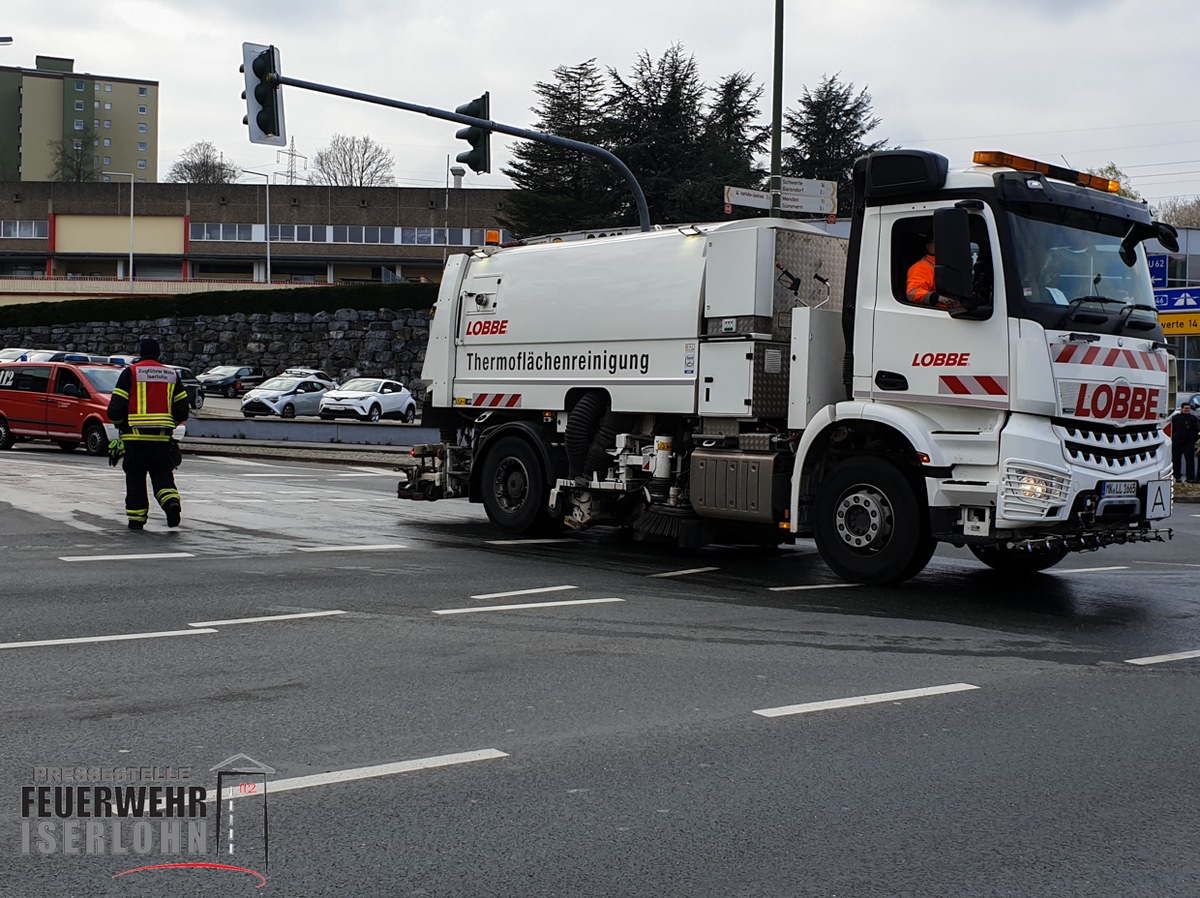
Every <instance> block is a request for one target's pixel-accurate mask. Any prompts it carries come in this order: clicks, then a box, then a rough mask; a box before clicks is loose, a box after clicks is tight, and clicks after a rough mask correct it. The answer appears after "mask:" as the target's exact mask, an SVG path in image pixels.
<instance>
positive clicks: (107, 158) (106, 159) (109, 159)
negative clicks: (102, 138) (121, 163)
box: [104, 156, 112, 165]
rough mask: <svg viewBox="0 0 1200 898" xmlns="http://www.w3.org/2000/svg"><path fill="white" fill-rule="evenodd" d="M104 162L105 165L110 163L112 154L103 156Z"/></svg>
mask: <svg viewBox="0 0 1200 898" xmlns="http://www.w3.org/2000/svg"><path fill="white" fill-rule="evenodd" d="M104 164H105V165H112V156H105V157H104Z"/></svg>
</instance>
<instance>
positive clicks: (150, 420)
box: [129, 414, 175, 427]
mask: <svg viewBox="0 0 1200 898" xmlns="http://www.w3.org/2000/svg"><path fill="white" fill-rule="evenodd" d="M129 426H130V427H174V426H175V419H174V418H172V417H171V416H170V415H169V414H154V415H130V416H129Z"/></svg>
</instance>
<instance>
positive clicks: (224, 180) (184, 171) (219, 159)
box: [167, 140, 242, 184]
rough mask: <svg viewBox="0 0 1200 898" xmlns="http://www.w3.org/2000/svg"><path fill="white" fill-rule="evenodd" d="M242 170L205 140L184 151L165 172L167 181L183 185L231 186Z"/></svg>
mask: <svg viewBox="0 0 1200 898" xmlns="http://www.w3.org/2000/svg"><path fill="white" fill-rule="evenodd" d="M241 174H242V170H241V169H240V168H238V167H237V166H236V165H234V164H233V163H232V162H226V161H225V157H224V155H223V154H222V153H221V151H220V150H218V149H217V148H216V147H215V146H213V144H212V143H210V142H209V141H207V140H198V141H196V142H195V143H194V144H192V145H191V146H189V147H188V148H187V149H185V150H184V151H183V152H182V153H181V154H180V156H179V158H178V159H176V160H175V161H174V162H173V163H171V169H170V171H168V172H167V180H168V181H176V182H180V183H184V184H232V183H233V182H234V181H236V180H237V179H238V178H239V177H241Z"/></svg>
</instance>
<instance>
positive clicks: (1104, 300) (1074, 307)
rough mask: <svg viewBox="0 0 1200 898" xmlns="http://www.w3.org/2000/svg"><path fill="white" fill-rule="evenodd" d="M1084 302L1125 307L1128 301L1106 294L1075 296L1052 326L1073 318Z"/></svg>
mask: <svg viewBox="0 0 1200 898" xmlns="http://www.w3.org/2000/svg"><path fill="white" fill-rule="evenodd" d="M1085 302H1095V303H1099V304H1100V305H1114V306H1120V307H1121V308H1125V306H1127V305H1129V303H1127V302H1125V300H1123V299H1112V298H1111V297H1108V296H1077V297H1076V298H1075V299H1073V300H1071V302H1070V303H1069V304H1068V305H1067V310H1066V311H1065V312H1063V316H1062V317H1061V318H1059V319H1058V324H1056V325H1054V326H1055V327H1056V328H1057V327H1062V326H1063V325H1064V324H1065V323H1066V322H1067V321H1068V320H1069V319H1071V318H1074V317H1075V313H1076V312H1078V311H1079V306H1080V305H1081V304H1083V303H1085ZM1105 320H1107V319H1105Z"/></svg>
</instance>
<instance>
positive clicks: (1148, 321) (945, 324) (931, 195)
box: [399, 150, 1175, 583]
mask: <svg viewBox="0 0 1200 898" xmlns="http://www.w3.org/2000/svg"><path fill="white" fill-rule="evenodd" d="M1115 189H1116V184H1115V182H1110V181H1108V180H1105V179H1101V178H1098V177H1095V176H1092V175H1088V174H1084V173H1080V172H1075V171H1070V170H1067V169H1064V168H1060V167H1058V166H1052V165H1047V164H1045V163H1040V162H1036V161H1034V160H1031V159H1024V158H1019V157H1014V156H1011V155H1008V154H1004V153H994V152H987V153H977V154H976V156H975V159H974V165H973V167H971V168H969V169H967V170H964V171H950V169H949V165H948V162H947V160H946V159H945V158H944V157H942V156H939V155H937V154H934V153H930V152H925V151H920V150H888V151H884V152H878V153H874V154H871V155H870V156H868V157H865V158H864V159H862V160H860V161H859V163H858V164H857V166H856V167H855V171H854V209H853V212H852V219H851V228H850V236H849V239H845V238H840V237H835V236H831V235H830V234H828V233H826V232H825V231H823V230H820V229H817V228H815V227H813V226H811V225H808V224H805V223H802V222H797V221H792V220H783V219H777V218H757V219H751V220H745V221H729V222H723V223H719V224H698V225H686V226H679V227H676V226H672V227H659V228H657V229H655V230H651V231H648V232H644V233H636V234H630V235H622V236H615V237H606V238H603V239H596V240H579V241H562V242H542V243H538V244H533V245H526V246H521V245H516V246H506V247H487V248H483V249H481V250H478V251H476V252H475V253H474V254H471V255H459V256H454V257H452V258H451V259H450V261H449V263H448V265H447V267H446V270H445V274H444V278H443V281H442V284H441V288H440V292H439V294H438V298H437V304H436V306H435V309H434V317H433V319H432V322H431V324H430V339H429V345H428V349H427V354H426V358H425V362H424V369H423V372H422V380H423V381H424V384H425V386H426V389H427V393H426V399H425V404H424V408H423V421H424V423H425V424H426V425H430V426H434V427H438V428H440V429H441V434H442V442H440V443H436V444H429V445H422V446H418V447H415V449H414V451H413V455H414V460H413V465H414V467H413V468H412V469H411V470H410V471H409V474H408V475H407V476H406V478H405V479H404V480H403V481H402V482H401V483H400V486H399V495H400V496H401V497H402V498H407V499H421V500H434V499H444V498H451V497H466V498H468V499H470V500H471V501H475V502H482V503H483V505H484V507H485V508H486V510H487V514H488V516H489V518H490V519H491V521H492V522H493V523H494V524H495V525H496V526H497V527H499V528H501V529H502V530H505V531H508V532H509V533H512V534H524V533H530V532H534V531H537V532H545V531H547V530H555V529H557V530H561V529H563V528H570V529H574V530H583V529H586V528H589V527H593V526H597V525H609V526H617V527H624V528H630V529H631V530H632V531H633V532H634V534H635V535H637V536H639V537H641V538H643V539H648V540H660V541H665V542H669V543H671V544H674V545H679V546H685V547H697V546H701V545H704V544H706V543H710V542H720V543H739V544H740V543H758V544H764V543H766V544H778V543H780V542H788V541H793V540H795V539H796V538H798V537H811V538H813V539H814V540H815V542H816V545H817V548H818V549H819V551H820V554H821V556H822V558H823V559H824V560H825V562H826V563H827V564H828V565H829V567H830V568H832V569H833V571H834V572H835V573H836V574H837V575H838V576H839V577H841V578H844V579H846V580H849V581H856V582H862V583H895V582H899V581H903V580H905V579H907V578H909V577H912V576H914V575H915V574H917V573H918V572H920V571H921V570H922V569H923V568H924V567H925V565H926V563H927V562H928V561H929V558H930V556H931V555H932V554H933V551H934V547H935V545H936V544H937V543H938V542H939V541H940V542H947V543H951V544H953V545H956V546H966V547H968V548H969V549H970V550H971V551H972V552H973V553H974V554H975V556H976V557H977V558H979V559H980V560H981V561H983V562H985V563H986V564H988V565H990V566H991V567H993V568H996V569H998V570H1001V571H1007V572H1010V573H1026V572H1034V571H1039V570H1043V569H1045V568H1048V567H1050V566H1052V565H1054V564H1056V563H1057V562H1058V561H1060V560H1061V559H1062V558H1063V557H1064V556H1065V555H1066V554H1067V553H1069V552H1072V551H1079V550H1088V549H1097V548H1101V547H1104V546H1107V545H1110V544H1123V543H1130V542H1147V541H1156V540H1157V541H1161V540H1163V539H1164V538H1166V537H1169V535H1170V531H1169V530H1167V529H1164V528H1162V527H1161V526H1160V522H1161V521H1162V519H1164V518H1166V517H1167V516H1169V515H1170V512H1171V460H1170V453H1169V451H1168V449H1167V446H1166V443H1165V441H1164V437H1163V433H1162V426H1163V424H1164V422H1165V420H1166V417H1167V415H1168V412H1169V409H1168V407H1167V405H1168V393H1167V390H1168V383H1167V371H1168V355H1167V344H1166V343H1165V342H1164V339H1163V333H1162V330H1161V328H1160V326H1159V322H1158V319H1157V315H1156V312H1155V306H1154V297H1153V293H1152V290H1151V282H1150V275H1149V271H1148V268H1147V263H1146V255H1145V251H1144V248H1143V243H1144V241H1146V240H1147V239H1151V238H1153V239H1157V240H1158V241H1159V242H1160V243H1161V244H1163V245H1164V246H1167V247H1168V248H1170V246H1171V245H1172V244H1173V243H1175V240H1174V231H1173V230H1172V229H1171V228H1170V227H1169V226H1167V225H1163V224H1160V223H1157V222H1154V221H1152V220H1151V217H1150V214H1149V211H1148V210H1147V207H1146V205H1145V204H1144V203H1140V202H1135V201H1133V200H1129V199H1126V198H1123V197H1121V196H1119V195H1117V193H1116V192H1115ZM930 238H932V239H933V240H934V243H935V263H936V268H935V271H936V274H935V285H934V286H935V291H936V297H933V298H931V297H922V300H923V301H921V302H916V301H913V300H912V299H911V298H910V293H909V290H908V285H907V275H908V270H909V268H910V266H912V265H913V263H914V262H916V261H917V260H919V259H921V258H922V257H923V256H924V255H925V253H926V246H927V243H928V240H929V239H930ZM931 299H932V300H933V301H931Z"/></svg>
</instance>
